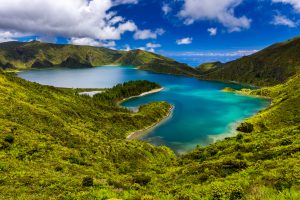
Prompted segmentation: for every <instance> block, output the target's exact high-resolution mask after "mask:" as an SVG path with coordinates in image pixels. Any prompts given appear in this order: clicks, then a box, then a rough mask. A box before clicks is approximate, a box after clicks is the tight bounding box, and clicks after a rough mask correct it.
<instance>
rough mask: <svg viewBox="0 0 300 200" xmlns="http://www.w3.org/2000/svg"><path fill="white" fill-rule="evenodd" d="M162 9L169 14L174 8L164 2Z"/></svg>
mask: <svg viewBox="0 0 300 200" xmlns="http://www.w3.org/2000/svg"><path fill="white" fill-rule="evenodd" d="M161 9H162V11H163V12H164V14H165V15H167V14H169V13H170V12H171V11H172V8H171V7H170V6H169V5H168V4H163V6H162V8H161Z"/></svg>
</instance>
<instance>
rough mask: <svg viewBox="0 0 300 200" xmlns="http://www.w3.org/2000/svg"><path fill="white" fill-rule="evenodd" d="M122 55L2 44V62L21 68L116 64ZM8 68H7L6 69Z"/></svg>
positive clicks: (57, 46) (86, 49) (45, 45)
mask: <svg viewBox="0 0 300 200" xmlns="http://www.w3.org/2000/svg"><path fill="white" fill-rule="evenodd" d="M121 55H122V54H121V53H120V52H117V51H113V50H109V49H105V48H95V47H88V46H75V45H60V44H48V43H41V42H38V41H33V42H29V43H22V42H7V43H1V44H0V63H2V68H7V65H10V66H14V67H15V68H17V69H29V68H43V67H54V66H61V67H70V66H71V67H91V66H97V65H103V64H107V63H112V62H113V61H114V60H115V59H117V58H119V57H120V56H121ZM5 65H6V67H5Z"/></svg>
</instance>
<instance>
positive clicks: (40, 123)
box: [0, 73, 300, 199]
mask: <svg viewBox="0 0 300 200" xmlns="http://www.w3.org/2000/svg"><path fill="white" fill-rule="evenodd" d="M0 83H1V84H0V90H1V94H2V95H1V96H0V103H1V106H0V109H1V112H0V138H1V141H0V158H1V160H0V174H1V176H0V193H1V198H2V199H49V198H54V199H109V198H121V199H299V197H300V193H299V187H300V185H299V180H300V154H299V150H300V143H299V141H300V140H299V133H300V127H299V124H300V123H299V122H300V121H299V120H300V116H299V113H300V112H299V111H300V110H299V109H300V108H299V106H298V105H299V104H300V97H299V94H300V91H299V90H300V87H299V86H300V77H299V76H295V77H294V78H292V79H291V80H290V81H289V82H287V83H286V84H282V85H278V86H276V87H272V88H262V89H260V90H257V91H254V92H253V91H248V93H252V94H256V95H264V96H268V97H272V98H273V104H272V106H271V107H270V108H268V109H266V110H264V111H262V112H260V113H259V114H258V115H257V116H255V117H252V118H250V119H249V120H247V121H246V122H245V123H247V125H249V124H251V127H252V129H253V130H252V131H246V132H247V133H240V134H238V135H237V137H233V138H227V139H225V140H223V141H219V142H217V143H215V144H212V145H210V146H208V147H198V148H197V149H196V150H194V151H193V152H191V153H188V154H186V155H184V156H182V157H179V158H176V157H175V155H174V154H173V153H172V152H171V150H169V149H168V148H166V147H154V146H152V145H150V144H147V143H144V142H141V141H127V140H125V139H124V138H125V137H126V135H127V134H128V133H130V132H132V131H135V130H138V129H141V128H143V127H145V126H147V125H149V124H152V123H153V122H155V121H157V120H159V119H161V118H162V117H163V116H164V115H166V114H167V113H168V109H169V108H170V107H169V105H168V104H166V103H163V102H162V103H153V104H149V105H145V106H142V107H141V108H140V111H139V112H138V113H131V112H130V111H127V110H126V109H123V108H120V107H117V106H116V105H115V104H107V102H105V101H103V99H101V98H99V96H100V95H99V96H98V97H95V98H91V97H88V96H80V95H78V94H77V91H76V90H68V89H57V88H54V87H48V86H41V85H38V84H35V83H30V82H27V81H24V80H21V79H19V78H16V77H14V76H12V75H7V74H2V73H1V74H0ZM135 84H136V86H137V85H140V86H141V87H140V88H144V90H149V89H154V88H157V85H156V84H152V83H149V85H148V86H149V87H148V86H146V85H147V82H144V81H138V82H130V83H127V84H124V85H119V86H116V87H115V88H114V89H112V90H109V91H108V92H107V93H106V94H105V93H104V94H105V95H104V96H107V95H108V97H109V99H112V101H115V100H116V99H117V100H119V99H120V98H121V97H120V96H119V95H120V94H121V93H122V92H121V91H124V88H126V87H127V86H129V87H128V88H131V89H129V90H125V91H134V90H133V88H134V85H135ZM143 86H145V87H143ZM114 92H116V94H118V95H116V96H114V97H113V98H111V95H112V94H113V93H114ZM138 92H144V91H138ZM243 93H246V92H245V91H244V92H243ZM131 94H133V93H131V92H130V93H128V95H131ZM128 95H127V94H125V96H126V97H127V96H128ZM125 96H124V97H125ZM247 130H248V129H247Z"/></svg>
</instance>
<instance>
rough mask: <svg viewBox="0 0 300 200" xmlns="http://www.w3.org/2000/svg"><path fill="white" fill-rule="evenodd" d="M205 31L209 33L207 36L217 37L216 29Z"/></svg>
mask: <svg viewBox="0 0 300 200" xmlns="http://www.w3.org/2000/svg"><path fill="white" fill-rule="evenodd" d="M207 31H208V32H209V35H211V36H214V35H217V32H218V29H217V28H209V29H207Z"/></svg>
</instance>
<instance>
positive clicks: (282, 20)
mask: <svg viewBox="0 0 300 200" xmlns="http://www.w3.org/2000/svg"><path fill="white" fill-rule="evenodd" d="M271 24H274V25H282V26H288V27H290V28H293V27H296V26H297V24H296V22H294V21H292V20H290V19H288V18H287V17H286V16H283V15H276V16H275V17H274V19H273V21H272V22H271Z"/></svg>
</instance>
